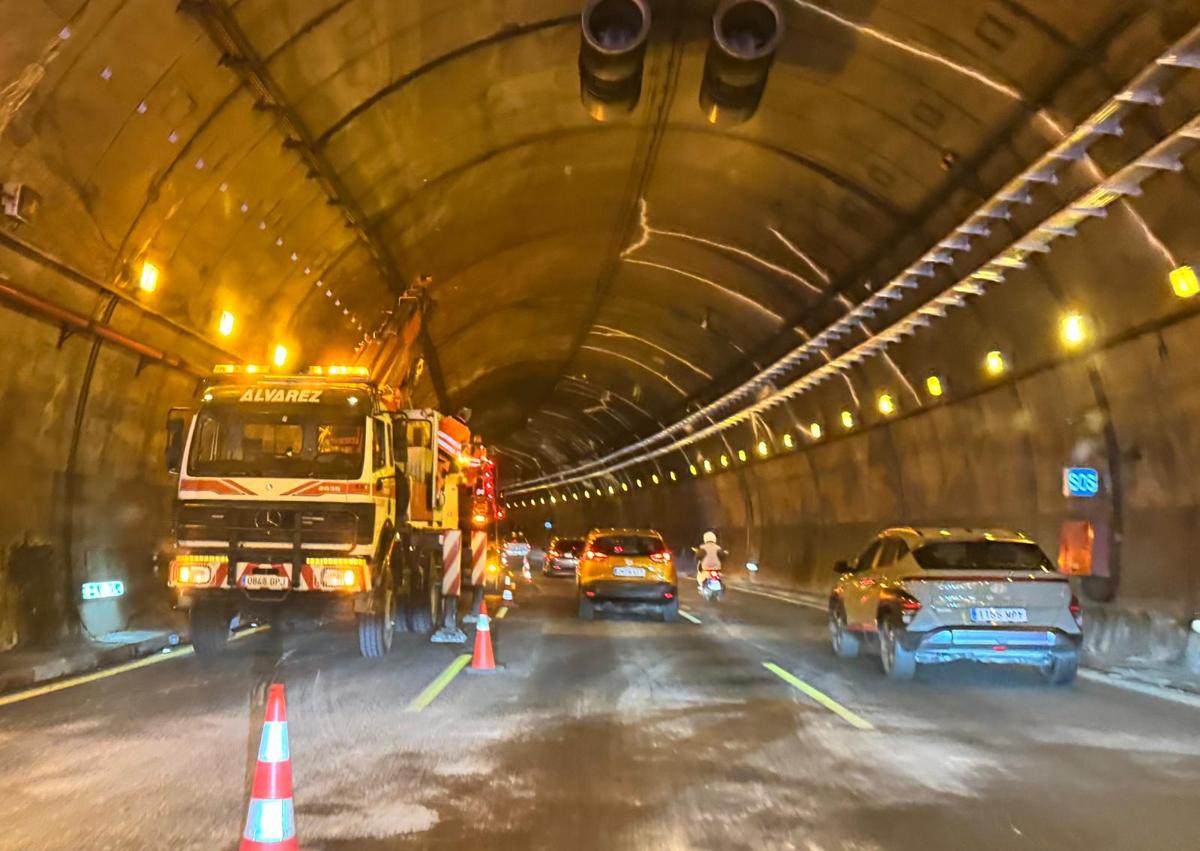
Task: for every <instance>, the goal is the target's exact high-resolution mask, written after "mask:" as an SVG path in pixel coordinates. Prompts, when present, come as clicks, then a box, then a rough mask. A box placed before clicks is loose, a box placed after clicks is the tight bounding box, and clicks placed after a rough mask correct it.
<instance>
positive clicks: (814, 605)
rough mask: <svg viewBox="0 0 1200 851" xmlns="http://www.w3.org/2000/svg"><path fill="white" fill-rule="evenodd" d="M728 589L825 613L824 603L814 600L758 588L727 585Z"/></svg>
mask: <svg viewBox="0 0 1200 851" xmlns="http://www.w3.org/2000/svg"><path fill="white" fill-rule="evenodd" d="M728 587H729V588H731V589H733V590H734V591H741V592H742V593H743V594H754V595H756V596H759V597H768V598H770V599H772V600H779V601H780V602H783V603H791V604H792V605H793V606H804V607H805V608H807V609H815V610H816V611H818V612H823V611H826V608H827V607H826V606H825V604H824V603H818V602H816V601H815V600H804V599H801V598H799V597H787V596H784V595H783V594H774V593H772V592H770V591H762V590H759V589H758V588H743V587H742V586H741V585H732V584H731V585H729V586H728Z"/></svg>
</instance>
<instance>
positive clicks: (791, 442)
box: [783, 433, 796, 449]
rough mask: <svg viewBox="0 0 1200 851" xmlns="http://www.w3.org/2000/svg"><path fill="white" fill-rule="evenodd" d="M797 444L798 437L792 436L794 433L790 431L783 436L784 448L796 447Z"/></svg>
mask: <svg viewBox="0 0 1200 851" xmlns="http://www.w3.org/2000/svg"><path fill="white" fill-rule="evenodd" d="M795 446H796V439H795V438H794V437H792V435H791V434H790V433H789V434H785V435H784V436H783V447H784V449H792V448H794V447H795Z"/></svg>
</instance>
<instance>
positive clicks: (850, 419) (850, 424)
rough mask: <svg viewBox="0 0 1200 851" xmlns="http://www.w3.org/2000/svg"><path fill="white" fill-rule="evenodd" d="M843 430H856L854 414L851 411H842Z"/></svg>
mask: <svg viewBox="0 0 1200 851" xmlns="http://www.w3.org/2000/svg"><path fill="white" fill-rule="evenodd" d="M842 428H854V414H853V413H852V412H850V411H842Z"/></svg>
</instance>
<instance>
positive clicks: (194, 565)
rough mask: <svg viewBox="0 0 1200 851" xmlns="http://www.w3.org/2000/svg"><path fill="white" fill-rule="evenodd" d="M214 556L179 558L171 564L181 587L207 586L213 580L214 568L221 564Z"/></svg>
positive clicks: (186, 556) (183, 556) (184, 556)
mask: <svg viewBox="0 0 1200 851" xmlns="http://www.w3.org/2000/svg"><path fill="white" fill-rule="evenodd" d="M219 562H220V559H219V558H214V557H213V556H193V555H182V556H177V557H176V558H175V559H174V560H173V561H172V562H171V572H172V574H173V575H174V577H175V582H176V583H178V584H179V585H207V584H208V583H209V582H211V581H212V578H213V567H214V565H215V564H217V563H219Z"/></svg>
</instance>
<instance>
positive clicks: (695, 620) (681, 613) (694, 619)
mask: <svg viewBox="0 0 1200 851" xmlns="http://www.w3.org/2000/svg"><path fill="white" fill-rule="evenodd" d="M679 616H680V617H681V618H687V619H688V620H690V621H691V622H692V623H700V618H698V617H696V616H695V615H693V614H692V613H691V612H685V611H684V610H683V609H680V610H679Z"/></svg>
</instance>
